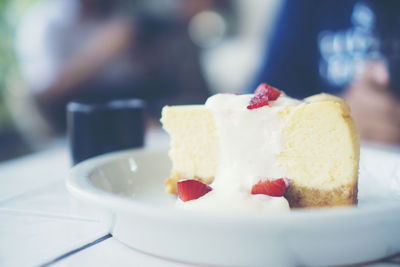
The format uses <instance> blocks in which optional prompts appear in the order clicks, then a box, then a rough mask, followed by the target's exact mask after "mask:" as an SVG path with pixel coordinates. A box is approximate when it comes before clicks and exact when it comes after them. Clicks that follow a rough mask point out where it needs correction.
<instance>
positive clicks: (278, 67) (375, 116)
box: [254, 0, 400, 144]
mask: <svg viewBox="0 0 400 267" xmlns="http://www.w3.org/2000/svg"><path fill="white" fill-rule="evenodd" d="M399 14H400V1H397V0H384V1H380V0H365V1H359V0H348V1H335V0H325V1H319V0H302V1H289V0H288V1H284V2H283V3H282V6H281V10H280V13H279V15H278V19H277V22H276V27H275V30H274V32H273V33H272V37H271V39H270V41H269V44H270V45H269V47H268V48H267V49H266V53H265V55H264V57H265V58H264V61H263V62H264V64H263V65H262V67H261V70H260V72H259V73H258V76H257V79H256V84H259V83H260V82H264V81H266V82H268V83H270V84H272V85H274V86H276V87H278V88H281V89H282V90H284V91H285V92H286V93H287V94H288V95H290V96H293V97H298V98H304V97H306V96H309V95H312V94H316V93H319V92H321V91H325V92H329V93H332V94H337V95H341V96H342V97H344V98H345V99H346V100H347V101H348V102H349V104H350V106H351V109H352V116H353V117H354V119H355V121H356V123H357V127H358V129H359V131H360V134H361V138H362V139H364V140H369V141H374V142H384V143H392V144H400V98H399V97H400V81H399V80H400V15H399ZM254 88H255V87H254Z"/></svg>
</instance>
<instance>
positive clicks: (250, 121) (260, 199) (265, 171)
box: [177, 94, 302, 212]
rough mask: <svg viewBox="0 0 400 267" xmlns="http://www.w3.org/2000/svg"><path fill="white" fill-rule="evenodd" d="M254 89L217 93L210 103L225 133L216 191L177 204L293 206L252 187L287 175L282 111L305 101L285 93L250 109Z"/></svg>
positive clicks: (215, 207)
mask: <svg viewBox="0 0 400 267" xmlns="http://www.w3.org/2000/svg"><path fill="white" fill-rule="evenodd" d="M253 96H254V95H252V94H251V95H250V94H246V95H234V94H217V95H214V96H211V97H210V98H209V99H208V100H207V102H206V104H205V106H206V108H208V109H209V110H210V111H211V112H212V114H213V116H214V120H215V123H216V129H217V135H218V137H219V162H218V168H217V174H216V176H215V179H214V182H213V183H212V184H211V185H210V186H211V187H212V188H213V191H211V192H209V193H208V194H206V195H204V196H203V197H201V198H199V199H196V200H191V201H187V202H182V201H180V200H179V201H178V202H177V207H180V208H185V209H197V210H216V211H229V210H232V211H243V212H247V211H265V210H289V205H288V202H287V201H286V199H285V198H283V197H270V196H267V195H252V194H251V193H250V192H251V188H252V186H253V185H254V184H255V183H257V182H258V181H259V180H260V179H266V178H269V179H274V178H282V177H286V171H285V170H284V169H282V168H281V167H280V166H278V164H277V159H276V157H277V155H278V154H279V153H280V152H281V151H282V149H283V140H282V129H283V123H282V121H281V120H280V118H279V112H280V111H281V110H282V109H283V108H285V107H287V106H296V105H299V104H301V103H302V102H301V101H298V100H295V99H293V98H290V97H287V96H284V95H282V96H280V97H279V98H278V99H277V100H276V101H270V103H269V106H264V107H261V108H257V109H252V110H249V109H247V106H248V104H249V102H250V99H251V98H252V97H253Z"/></svg>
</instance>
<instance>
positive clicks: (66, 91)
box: [17, 0, 228, 132]
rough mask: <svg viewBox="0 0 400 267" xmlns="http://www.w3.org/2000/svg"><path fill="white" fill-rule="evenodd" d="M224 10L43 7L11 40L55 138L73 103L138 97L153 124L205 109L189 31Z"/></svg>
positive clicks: (78, 4) (147, 5) (64, 3)
mask: <svg viewBox="0 0 400 267" xmlns="http://www.w3.org/2000/svg"><path fill="white" fill-rule="evenodd" d="M221 3H222V4H221ZM226 3H227V2H226V1H211V0H206V1H204V0H203V1H197V0H168V1H107V0H45V1H43V2H41V3H40V4H39V5H38V6H37V7H36V8H35V9H33V10H32V12H31V13H30V14H29V15H28V16H27V17H26V19H25V20H24V22H23V23H22V24H21V27H20V30H19V34H18V38H17V50H18V54H19V59H20V65H21V68H22V71H23V74H24V78H25V81H26V84H27V86H28V88H29V89H30V90H32V92H33V94H34V96H35V99H36V101H37V103H38V106H39V108H40V110H41V111H42V113H43V114H44V115H45V117H46V118H47V119H48V120H49V121H50V122H51V125H52V126H53V128H54V129H55V130H57V131H58V132H63V131H64V130H65V107H66V104H67V102H68V101H71V100H79V99H90V100H107V99H112V98H126V97H138V98H142V99H144V100H146V101H147V103H148V106H149V111H150V113H151V115H152V117H153V118H155V119H158V118H159V116H160V111H161V108H162V106H164V105H166V104H169V105H173V104H195V103H204V101H205V99H206V98H207V97H208V95H209V91H208V86H207V84H206V82H205V80H204V78H203V75H202V72H201V68H200V63H199V56H198V52H199V49H198V47H196V46H195V45H194V43H193V42H192V41H191V39H190V38H189V36H188V31H187V26H188V22H189V20H190V19H191V18H192V17H193V16H194V15H195V14H196V13H198V12H200V11H202V10H207V9H219V8H224V7H226V6H228V5H227V4H226Z"/></svg>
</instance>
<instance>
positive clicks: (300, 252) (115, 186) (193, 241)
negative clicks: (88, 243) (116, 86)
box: [67, 149, 400, 266]
mask: <svg viewBox="0 0 400 267" xmlns="http://www.w3.org/2000/svg"><path fill="white" fill-rule="evenodd" d="M362 162H363V163H364V164H363V163H362V165H364V166H365V167H362V168H361V175H360V183H359V189H360V194H359V206H358V207H357V208H334V209H321V210H296V211H291V212H289V213H269V214H254V215H253V214H251V215H239V214H216V213H201V212H193V211H182V210H177V209H175V208H174V207H173V205H174V202H175V197H174V196H171V195H167V194H165V193H164V187H163V180H164V179H165V178H166V177H167V176H168V175H169V172H170V163H169V159H168V156H167V152H166V151H165V150H160V151H157V150H130V151H124V152H117V153H111V154H107V155H104V156H100V157H96V158H93V159H90V160H87V161H85V162H82V163H80V164H78V165H77V166H75V167H74V168H73V169H72V171H71V175H70V177H69V178H68V179H67V187H68V189H69V191H70V192H71V193H72V194H73V195H74V196H76V197H78V198H79V199H81V200H84V201H89V202H92V203H93V204H95V205H97V206H98V207H100V208H103V209H107V210H109V211H110V212H111V213H112V215H113V225H112V230H111V231H112V234H113V236H114V237H115V238H117V239H118V240H120V241H121V242H123V243H125V244H127V245H128V246H131V247H133V248H136V249H138V250H141V251H145V252H147V253H151V254H154V255H158V256H161V257H165V258H169V259H174V260H179V261H183V262H188V263H196V264H211V265H224V266H253V265H258V266H260V265H262V266H266V265H268V266H292V265H315V266H321V265H341V264H351V263H360V262H368V261H372V260H375V259H379V258H383V257H386V256H389V255H393V254H395V253H397V252H399V251H400V201H399V199H400V197H399V195H400V189H399V188H400V171H399V169H397V168H396V166H398V164H399V163H400V157H399V156H398V155H395V154H391V153H384V152H379V151H375V150H371V149H364V150H363V153H362ZM374 172H375V173H374ZM378 176H379V177H378ZM376 177H378V178H379V179H376ZM391 177H392V178H393V177H394V179H392V178H391ZM397 186H398V188H397Z"/></svg>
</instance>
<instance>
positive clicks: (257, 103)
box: [247, 83, 282, 109]
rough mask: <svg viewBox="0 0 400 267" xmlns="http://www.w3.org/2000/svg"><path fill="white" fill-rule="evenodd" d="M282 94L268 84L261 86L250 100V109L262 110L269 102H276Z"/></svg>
mask: <svg viewBox="0 0 400 267" xmlns="http://www.w3.org/2000/svg"><path fill="white" fill-rule="evenodd" d="M281 94H282V92H281V91H279V90H278V89H276V88H275V87H272V86H270V85H268V84H266V83H262V84H260V85H259V86H258V87H257V89H256V90H255V91H254V97H253V98H252V99H251V100H250V104H249V105H248V106H247V108H248V109H255V108H260V107H263V106H267V105H268V101H274V100H276V99H278V97H279V96H280V95H281Z"/></svg>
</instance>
